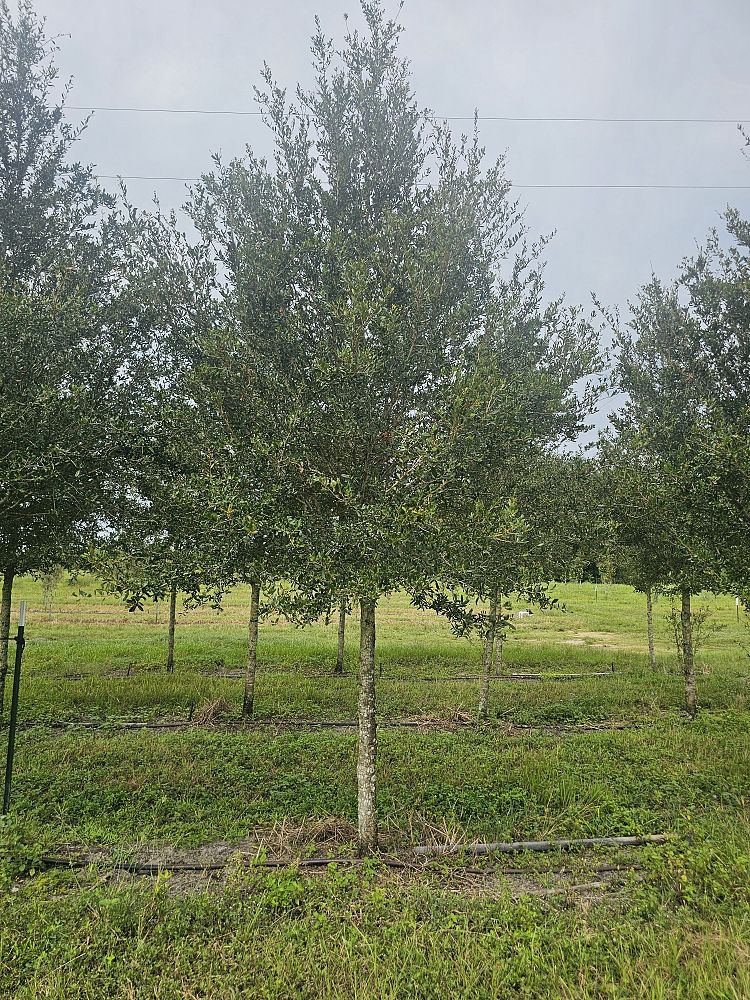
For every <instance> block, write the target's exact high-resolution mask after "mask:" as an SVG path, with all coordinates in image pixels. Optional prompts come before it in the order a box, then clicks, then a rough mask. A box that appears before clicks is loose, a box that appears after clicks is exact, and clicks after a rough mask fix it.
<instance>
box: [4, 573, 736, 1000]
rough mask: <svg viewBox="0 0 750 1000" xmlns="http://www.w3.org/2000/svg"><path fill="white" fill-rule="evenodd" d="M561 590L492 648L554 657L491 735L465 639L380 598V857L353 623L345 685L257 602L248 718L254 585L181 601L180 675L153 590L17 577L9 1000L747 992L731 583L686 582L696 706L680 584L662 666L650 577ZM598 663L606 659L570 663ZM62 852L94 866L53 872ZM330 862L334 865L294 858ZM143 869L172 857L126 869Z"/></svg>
mask: <svg viewBox="0 0 750 1000" xmlns="http://www.w3.org/2000/svg"><path fill="white" fill-rule="evenodd" d="M556 595H557V596H558V597H559V598H560V600H561V602H562V603H563V604H564V610H557V611H551V612H549V613H545V614H541V613H537V614H535V615H534V616H533V617H531V618H527V619H523V620H519V621H517V623H516V629H515V631H514V632H513V633H512V634H511V636H510V637H509V639H508V641H507V643H506V644H505V650H504V668H505V670H506V671H507V672H508V673H511V674H512V673H534V674H539V675H542V679H533V680H513V679H499V680H497V681H496V682H494V683H493V684H492V690H491V711H490V722H489V724H488V725H486V726H483V727H477V726H476V725H475V724H474V723H473V722H472V719H473V718H474V717H475V715H476V702H477V696H478V692H477V682H476V681H473V680H466V679H462V678H464V677H466V675H473V674H476V673H477V671H478V669H479V665H480V659H481V657H480V649H479V647H478V644H477V643H476V642H473V643H472V642H469V641H467V640H465V639H457V638H455V637H453V636H452V635H451V633H450V630H449V629H448V628H447V627H446V626H445V624H444V623H443V622H441V621H439V620H437V619H436V618H435V617H434V616H431V615H428V614H425V613H421V612H418V611H416V610H414V609H413V608H411V607H410V605H409V603H408V600H407V599H406V598H405V597H403V596H401V595H396V596H394V597H393V598H391V599H389V600H387V601H384V602H383V603H382V605H381V607H380V608H379V612H378V657H379V662H380V665H381V667H382V676H381V677H380V679H379V682H378V684H379V689H378V699H379V703H378V712H379V716H380V718H381V720H382V723H383V728H382V729H381V732H380V735H379V772H378V780H379V795H380V812H381V821H382V842H383V849H384V859H385V860H386V861H389V862H391V863H392V865H397V864H400V865H401V867H393V866H387V865H386V864H384V863H383V861H381V860H368V861H367V862H365V863H364V864H358V863H355V861H354V858H353V852H354V832H355V831H354V827H353V823H354V821H355V818H356V795H355V792H356V789H355V754H356V733H355V732H354V730H353V729H352V728H347V726H346V725H345V723H347V722H348V721H350V720H352V719H353V718H354V717H355V714H356V680H355V677H354V674H355V672H356V646H357V622H356V620H353V621H352V622H351V627H350V629H349V634H348V639H347V674H346V675H345V676H344V677H343V678H337V677H334V676H331V671H332V668H333V664H334V661H335V646H336V631H335V623H333V622H332V623H331V624H329V625H327V626H326V625H325V624H323V623H321V624H320V625H318V626H315V627H312V628H309V629H306V630H304V631H300V630H297V629H294V628H292V627H290V626H288V625H286V624H283V623H276V622H272V621H267V622H264V624H263V626H262V629H261V645H260V652H259V656H260V668H259V669H260V672H259V676H258V683H257V691H256V710H257V715H258V716H259V722H258V724H257V725H255V726H253V727H248V728H241V727H237V726H236V725H234V724H233V719H236V717H237V716H238V715H239V710H240V705H241V694H242V679H241V670H242V666H243V658H244V649H245V641H246V639H245V636H246V628H245V623H244V618H245V611H246V608H247V603H248V595H247V593H246V592H244V591H243V590H241V589H238V590H237V591H236V592H234V593H233V594H231V595H230V598H229V599H228V600H227V602H226V604H225V606H224V609H223V611H222V612H220V613H216V612H213V611H211V610H208V609H198V610H193V611H189V612H185V613H184V614H182V615H181V616H180V621H179V625H178V633H177V636H178V637H177V653H176V672H175V674H174V675H172V676H168V675H166V674H165V672H164V669H163V666H162V664H163V660H164V656H165V646H166V625H165V609H164V608H163V607H162V608H157V609H155V608H153V607H150V608H147V609H146V611H145V612H143V613H136V614H134V615H130V614H128V613H127V612H126V611H124V610H123V608H122V606H121V605H118V604H117V603H116V602H115V601H114V600H112V599H104V598H102V597H100V595H98V594H97V593H96V591H95V585H94V584H93V582H92V581H90V580H79V581H77V582H74V583H71V582H70V581H68V580H64V581H62V582H61V583H60V584H59V585H58V587H57V589H56V591H55V593H54V594H53V595H52V596H51V600H50V595H49V594H47V595H46V600H45V599H44V597H43V595H42V591H41V588H40V585H39V584H37V583H34V582H33V581H26V580H24V581H21V583H20V585H19V586H18V590H17V593H16V598H22V597H23V598H26V599H27V600H28V601H29V605H30V611H29V619H28V627H27V636H28V640H29V641H28V645H27V648H26V653H25V657H24V677H23V684H22V692H21V709H20V720H21V723H22V726H23V728H22V729H21V730H20V731H19V736H18V744H17V758H16V770H15V776H14V786H13V807H12V813H11V815H10V817H8V818H7V819H6V820H4V821H3V823H2V826H1V827H0V872H1V882H0V888H1V889H2V893H3V899H2V903H1V905H2V911H1V915H0V995H1V996H9V997H10V996H13V997H24V998H25V997H28V998H31V997H34V998H36V997H57V998H70V997H76V998H77V997H137V998H140V997H158V998H167V997H170V998H171V997H175V998H176V997H206V998H209V997H210V998H216V997H221V998H224V997H229V998H231V997H256V996H257V997H278V998H286V997H292V996H294V997H296V996H299V997H310V998H313V997H341V998H349V997H357V998H370V997H373V998H375V997H377V998H391V997H393V998H396V997H398V998H400V997H405V998H406V997H409V998H413V997H420V998H421V997H424V998H433V997H435V998H442V997H446V998H448V997H451V998H454V997H467V998H469V997H471V998H474V997H477V998H484V997H486V998H496V997H499V998H504V997H508V998H511V997H551V998H552V997H563V998H579V997H580V998H594V997H597V998H598V997H607V998H622V1000H629V998H634V997H644V998H646V997H648V998H651V997H654V998H662V997H663V998H668V997H669V998H671V997H684V998H686V1000H688V998H690V1000H692V998H703V997H706V998H708V997H711V998H714V997H715V998H732V1000H735V998H737V1000H739V998H747V997H750V816H749V815H748V805H749V804H750V705H749V704H748V695H749V694H750V680H749V677H748V675H750V659H749V658H748V654H747V651H746V649H745V646H746V645H750V641H748V632H747V629H746V628H745V626H744V623H743V622H737V621H736V620H735V607H734V602H733V600H731V599H730V598H714V597H712V596H710V595H704V597H703V598H702V599H701V601H696V604H701V603H702V604H704V605H705V606H707V607H709V608H710V609H711V612H712V614H711V618H710V622H711V623H712V624H713V625H719V626H721V628H720V629H718V630H714V631H713V632H711V633H709V634H708V635H707V636H706V639H705V642H704V644H703V647H702V649H701V650H699V654H698V659H699V665H700V674H699V701H700V704H701V713H700V715H699V717H698V719H697V720H696V721H695V722H693V723H690V722H689V721H688V720H687V718H686V717H685V715H684V714H683V712H682V698H683V694H682V681H681V677H680V676H679V673H678V672H677V666H676V661H675V655H674V652H673V651H672V649H671V645H670V637H671V626H670V625H669V623H668V621H667V620H666V619H667V614H668V612H669V602H668V600H667V599H666V598H661V599H660V600H659V602H658V603H657V606H656V629H657V652H658V654H659V667H658V669H657V671H656V672H654V671H652V670H651V669H650V667H649V665H648V661H647V656H646V651H645V639H644V635H643V631H644V617H645V615H644V608H643V598H642V596H641V595H637V594H634V593H633V591H632V590H630V589H629V588H626V587H619V586H612V587H607V588H605V587H601V586H600V587H598V588H594V586H592V585H583V586H578V585H571V586H558V587H557V591H556ZM587 673H588V674H592V675H593V674H603V676H589V677H576V678H573V679H566V678H565V677H563V676H561V675H566V674H587ZM218 698H223V699H224V701H225V702H226V705H225V706H224V709H223V712H222V713H221V715H220V716H219V717H218V718H216V720H215V724H213V725H206V724H191V725H185V726H183V727H180V728H162V729H159V728H152V729H135V728H125V727H126V725H127V724H128V723H132V722H134V721H136V720H140V721H144V720H150V721H151V723H153V724H165V723H167V724H168V723H174V724H176V723H186V722H187V720H188V719H189V718H190V717H191V716H192V717H193V718H201V717H202V712H203V711H204V709H205V706H206V705H207V704H210V703H212V702H214V701H215V700H216V699H218ZM315 721H318V722H320V721H327V722H333V721H338V722H341V723H342V725H341V726H340V727H338V728H331V727H325V728H323V727H321V728H316V727H314V726H313V725H311V724H309V723H314V722H315ZM405 721H406V722H408V723H409V724H410V727H408V728H407V727H403V728H399V727H398V726H397V725H396V724H397V723H399V722H401V723H403V722H405ZM302 722H305V723H308V724H306V725H305V724H297V723H302ZM81 723H86V724H88V725H90V726H91V725H94V724H96V728H87V727H85V726H82V725H80V724H81ZM662 832H669V833H671V834H673V835H674V836H673V838H672V839H671V840H669V841H668V843H667V844H665V845H661V846H652V847H643V848H629V849H620V850H617V851H612V850H610V849H608V850H603V849H599V850H582V851H574V852H571V853H566V854H562V853H559V852H558V853H551V854H543V855H531V854H528V853H526V854H522V855H513V856H510V857H508V856H505V857H503V856H490V857H487V858H481V859H477V858H470V857H468V856H467V855H466V854H465V853H462V852H460V851H459V853H458V854H456V855H455V856H451V857H450V858H443V859H438V860H433V861H431V862H429V863H427V864H426V865H423V864H420V865H417V864H415V863H414V862H413V859H411V856H410V854H409V848H410V846H411V845H413V844H416V843H424V842H438V841H445V840H451V841H452V842H454V843H456V844H459V845H460V844H462V843H464V842H469V841H472V840H490V841H495V840H499V841H507V840H518V839H524V840H526V839H534V840H536V839H547V838H549V839H553V838H579V837H593V836H609V835H632V834H635V835H639V834H654V833H662ZM65 855H71V856H75V857H76V858H78V859H79V864H80V865H81V866H80V867H75V868H66V867H57V866H54V867H53V866H51V865H50V863H49V860H48V859H49V858H50V857H57V858H60V857H62V856H65ZM323 855H328V856H334V857H337V858H339V859H340V860H339V863H338V864H337V865H334V866H331V867H327V868H311V867H307V859H309V858H310V857H313V856H315V857H317V856H323ZM248 858H254V859H255V860H256V863H253V864H249V863H248ZM350 859H351V860H350ZM88 861H92V862H93V861H96V862H97V864H96V865H90V866H88V865H87V864H86V863H85V862H88ZM225 861H229V864H228V867H226V868H223V869H222V870H221V871H216V872H214V873H213V874H211V873H207V872H205V871H199V870H197V869H199V868H201V866H205V865H206V864H209V865H210V864H214V863H218V862H221V863H222V864H224V862H225ZM274 861H279V862H283V861H289V862H292V864H291V866H285V867H279V868H269V867H267V865H268V863H269V862H274ZM99 862H106V863H110V862H116V863H117V864H118V865H120V866H121V867H120V868H119V869H112V868H111V867H109V868H108V867H106V866H104V867H103V865H102V864H101V863H99ZM295 862H298V863H295ZM143 863H148V864H149V865H151V866H153V868H154V871H156V870H158V869H162V871H161V873H160V874H157V875H139V874H134V873H131V872H128V871H127V870H126V868H127V867H132V866H134V865H139V864H140V865H142V864H143ZM123 866H124V867H123ZM188 869H189V870H188Z"/></svg>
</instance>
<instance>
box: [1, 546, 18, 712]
mask: <svg viewBox="0 0 750 1000" xmlns="http://www.w3.org/2000/svg"><path fill="white" fill-rule="evenodd" d="M15 575H16V567H15V566H12V565H11V566H6V567H5V571H4V573H3V591H2V599H0V725H2V721H3V706H4V702H5V678H6V676H7V674H8V636H9V635H10V607H11V598H12V596H13V580H14V579H15Z"/></svg>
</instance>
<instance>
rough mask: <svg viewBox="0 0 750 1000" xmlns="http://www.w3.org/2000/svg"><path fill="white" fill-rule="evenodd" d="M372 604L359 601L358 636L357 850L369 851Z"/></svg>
mask: <svg viewBox="0 0 750 1000" xmlns="http://www.w3.org/2000/svg"><path fill="white" fill-rule="evenodd" d="M375 605H376V602H375V601H372V600H362V601H360V605H359V607H360V638H359V747H358V754H357V820H358V828H359V853H360V854H368V853H370V852H371V851H374V850H376V849H377V846H378V817H377V809H376V799H375V756H376V751H377V734H376V727H375Z"/></svg>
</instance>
